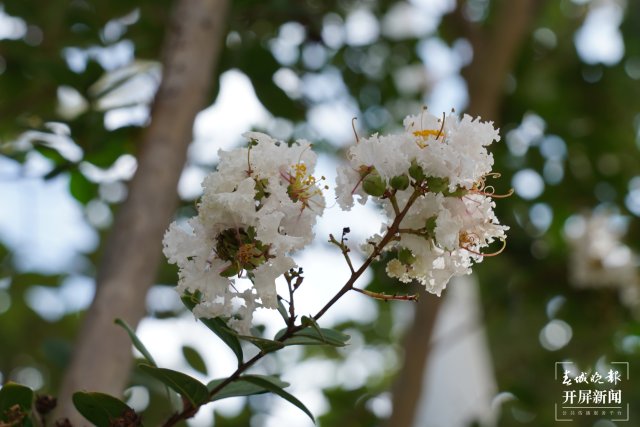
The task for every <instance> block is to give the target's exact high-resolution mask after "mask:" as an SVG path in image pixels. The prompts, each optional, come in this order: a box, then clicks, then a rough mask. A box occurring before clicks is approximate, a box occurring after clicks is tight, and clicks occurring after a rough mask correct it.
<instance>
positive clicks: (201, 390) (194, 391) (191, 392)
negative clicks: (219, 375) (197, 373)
mask: <svg viewBox="0 0 640 427" xmlns="http://www.w3.org/2000/svg"><path fill="white" fill-rule="evenodd" d="M139 367H140V369H141V370H142V371H143V372H146V373H147V374H149V375H151V376H152V377H154V378H155V379H157V380H159V381H160V382H162V383H163V384H165V385H166V386H167V387H169V388H171V389H173V390H175V391H176V392H177V393H178V394H179V395H180V396H182V397H184V398H186V399H188V400H189V401H190V402H191V403H192V404H193V405H194V406H196V405H200V404H202V403H205V402H207V401H208V399H209V391H208V390H207V387H206V386H205V385H204V384H202V383H201V382H200V381H198V380H196V379H195V378H193V377H190V376H189V375H187V374H183V373H182V372H178V371H173V370H171V369H166V368H156V367H155V366H150V365H145V364H141V365H139Z"/></svg>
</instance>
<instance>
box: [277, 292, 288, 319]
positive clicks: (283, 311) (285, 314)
mask: <svg viewBox="0 0 640 427" xmlns="http://www.w3.org/2000/svg"><path fill="white" fill-rule="evenodd" d="M278 313H280V316H282V319H283V320H284V323H287V324H288V323H289V312H288V311H287V308H286V307H285V306H284V304H283V303H282V298H281V297H280V296H278Z"/></svg>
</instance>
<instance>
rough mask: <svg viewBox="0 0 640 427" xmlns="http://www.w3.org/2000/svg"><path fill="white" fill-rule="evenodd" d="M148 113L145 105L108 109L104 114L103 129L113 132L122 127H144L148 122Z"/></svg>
mask: <svg viewBox="0 0 640 427" xmlns="http://www.w3.org/2000/svg"><path fill="white" fill-rule="evenodd" d="M149 111H150V110H149V107H148V106H147V105H133V106H131V107H122V108H112V109H109V111H107V112H105V113H104V127H105V128H106V129H107V130H115V129H119V128H121V127H124V126H144V125H145V124H147V122H148V121H149Z"/></svg>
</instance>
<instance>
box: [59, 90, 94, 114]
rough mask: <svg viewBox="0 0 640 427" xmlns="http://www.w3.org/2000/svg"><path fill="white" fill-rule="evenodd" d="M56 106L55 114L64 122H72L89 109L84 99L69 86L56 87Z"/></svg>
mask: <svg viewBox="0 0 640 427" xmlns="http://www.w3.org/2000/svg"><path fill="white" fill-rule="evenodd" d="M57 94H58V106H57V108H56V112H57V113H58V114H59V115H60V117H62V118H63V119H66V120H72V119H74V118H76V117H78V116H79V115H80V114H82V113H84V112H85V111H86V110H87V108H88V107H89V103H88V102H87V100H86V99H84V97H83V96H82V95H81V94H80V92H78V91H77V90H76V89H74V88H72V87H71V86H65V85H63V86H59V87H58V91H57Z"/></svg>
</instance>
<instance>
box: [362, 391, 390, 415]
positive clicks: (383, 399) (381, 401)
mask: <svg viewBox="0 0 640 427" xmlns="http://www.w3.org/2000/svg"><path fill="white" fill-rule="evenodd" d="M367 408H369V410H370V411H371V412H373V413H374V414H375V416H376V417H378V418H389V416H390V415H391V410H392V407H391V396H390V395H389V393H382V394H379V395H378V396H376V397H373V398H371V399H369V400H368V401H367Z"/></svg>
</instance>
